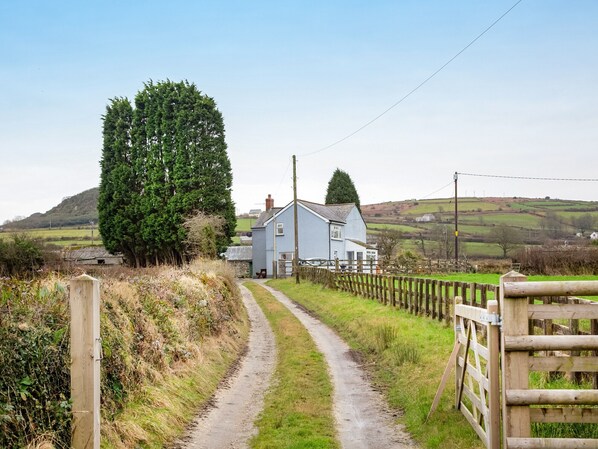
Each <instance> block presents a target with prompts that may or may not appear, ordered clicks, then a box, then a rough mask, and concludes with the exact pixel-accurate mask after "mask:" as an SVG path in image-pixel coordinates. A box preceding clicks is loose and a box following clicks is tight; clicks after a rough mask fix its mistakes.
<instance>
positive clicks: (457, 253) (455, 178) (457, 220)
mask: <svg viewBox="0 0 598 449" xmlns="http://www.w3.org/2000/svg"><path fill="white" fill-rule="evenodd" d="M453 179H454V180H455V269H456V270H457V271H459V210H458V208H457V180H458V179H459V173H457V172H455V175H454V176H453Z"/></svg>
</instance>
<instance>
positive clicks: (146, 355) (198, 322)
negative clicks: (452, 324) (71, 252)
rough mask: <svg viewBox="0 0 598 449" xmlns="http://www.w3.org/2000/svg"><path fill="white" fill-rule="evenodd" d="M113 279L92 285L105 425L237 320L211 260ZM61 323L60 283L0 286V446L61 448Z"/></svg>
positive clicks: (64, 404) (64, 347)
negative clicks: (43, 442)
mask: <svg viewBox="0 0 598 449" xmlns="http://www.w3.org/2000/svg"><path fill="white" fill-rule="evenodd" d="M220 266H223V264H221V265H220ZM117 276H118V277H112V276H111V277H103V278H101V279H100V281H101V284H100V289H101V297H102V300H101V311H100V328H101V330H100V332H101V336H102V349H103V353H104V359H103V360H102V364H101V370H102V373H101V386H100V387H101V394H102V410H101V411H102V416H103V420H104V422H105V423H106V425H109V424H110V422H111V420H112V419H113V418H114V417H115V416H117V414H118V412H119V411H120V410H122V409H123V406H124V404H125V403H126V400H127V399H128V398H129V397H131V395H133V394H136V393H139V392H140V391H141V389H142V388H143V386H144V385H146V384H147V383H148V382H150V383H151V382H152V381H154V380H157V379H162V378H164V377H165V376H168V375H173V373H175V372H176V371H177V369H179V368H180V367H181V366H182V364H184V363H186V362H187V361H190V360H196V359H197V358H198V357H200V356H201V347H200V342H201V341H203V340H204V339H205V338H206V337H208V336H217V335H218V336H220V335H225V333H226V334H228V335H233V334H235V332H236V330H235V329H234V327H233V323H235V322H237V321H238V320H239V316H240V313H241V312H240V310H241V305H240V301H238V300H237V298H238V290H237V288H236V286H235V284H234V281H233V279H232V277H231V275H230V273H229V272H228V271H226V269H222V268H219V266H218V265H217V264H216V263H211V264H208V265H202V266H198V265H195V266H190V267H186V268H185V269H174V268H163V269H161V270H159V269H152V270H144V271H134V272H133V271H131V272H129V274H127V273H126V272H124V271H120V272H119V274H118V275H117ZM69 319H70V317H69V310H68V295H67V288H66V280H65V279H64V278H60V277H56V276H49V277H46V278H44V279H37V280H35V281H22V280H12V279H0V366H1V367H2V369H1V370H0V447H1V448H7V449H13V448H14V449H16V448H21V447H24V446H26V445H27V444H31V443H32V442H33V441H34V440H36V439H39V438H41V436H43V437H44V438H46V439H47V440H49V441H52V442H53V443H54V445H55V446H56V447H57V448H68V447H70V435H71V404H70V400H69V398H70V353H69V351H70V348H69V346H70V345H69V341H70V337H69Z"/></svg>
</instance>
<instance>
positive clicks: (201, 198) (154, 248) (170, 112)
mask: <svg viewBox="0 0 598 449" xmlns="http://www.w3.org/2000/svg"><path fill="white" fill-rule="evenodd" d="M107 116H108V114H107ZM112 133H113V131H112V125H111V121H108V120H107V119H106V117H105V118H104V135H105V136H104V139H105V144H104V156H103V160H104V159H106V160H107V161H108V160H111V156H110V155H111V154H112V153H113V152H114V148H113V147H112V145H111V142H112V141H113V139H111V138H110V135H111V134H112ZM129 135H130V150H131V154H132V160H131V161H130V162H131V164H130V165H131V171H132V173H134V174H135V177H136V180H137V184H136V185H135V186H134V188H133V190H132V192H131V196H132V197H133V198H130V204H131V205H133V210H134V211H135V212H136V213H137V216H138V221H137V222H136V223H135V225H136V229H135V230H136V233H137V234H136V235H137V236H139V238H140V240H141V241H142V244H141V245H140V246H138V247H136V249H135V260H136V261H137V263H138V264H140V265H146V264H153V263H161V262H181V261H182V260H183V259H185V257H186V256H187V248H186V243H185V241H186V231H185V228H184V226H183V223H184V221H185V219H186V218H188V217H189V216H190V215H191V214H193V213H194V212H197V211H200V212H203V213H204V214H207V215H216V216H221V217H223V218H224V219H225V221H226V224H225V226H224V233H223V237H221V238H220V240H219V241H218V245H219V249H220V250H221V249H222V248H223V247H224V246H225V245H226V244H228V243H229V242H230V237H232V235H234V231H235V226H236V218H235V212H234V210H235V209H234V204H233V202H232V198H231V188H232V173H231V165H230V160H229V159H228V155H227V145H226V142H225V139H224V123H223V120H222V114H221V113H220V112H219V111H218V109H217V108H216V103H215V102H214V100H213V99H212V98H210V97H207V96H205V95H203V94H202V93H201V92H200V91H199V90H197V88H196V87H195V85H193V84H189V83H188V82H186V81H184V82H179V83H174V82H171V81H165V82H159V83H153V82H152V81H150V82H148V83H146V84H145V88H144V89H143V90H142V91H140V92H138V93H137V95H136V97H135V109H134V110H133V112H132V121H131V125H130V129H129ZM108 165H109V166H110V167H108V166H107V167H106V168H107V171H108V172H111V170H112V169H113V168H112V166H111V164H108ZM104 171H105V170H104V167H103V170H102V173H103V178H102V182H103V183H104V181H103V179H104ZM110 177H111V175H110V174H108V173H107V174H106V178H107V179H109V178H110ZM105 196H107V197H110V192H109V191H108V190H106V192H105ZM109 215H110V214H108V213H107V212H106V213H105V214H104V220H105V221H106V223H111V226H114V222H113V220H111V217H109ZM111 229H113V228H111ZM108 231H109V230H108V229H106V230H105V232H108ZM102 236H104V233H102ZM129 238H130V236H129ZM120 241H121V243H122V242H123V239H121V240H120ZM118 249H119V250H121V251H123V249H122V245H121V246H120V247H119V248H118Z"/></svg>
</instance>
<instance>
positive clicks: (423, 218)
mask: <svg viewBox="0 0 598 449" xmlns="http://www.w3.org/2000/svg"><path fill="white" fill-rule="evenodd" d="M434 220H436V217H435V216H434V214H424V215H422V216H421V217H417V218H416V219H415V221H417V222H418V223H429V222H431V221H434Z"/></svg>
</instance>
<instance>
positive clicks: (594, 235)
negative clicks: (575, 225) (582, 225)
mask: <svg viewBox="0 0 598 449" xmlns="http://www.w3.org/2000/svg"><path fill="white" fill-rule="evenodd" d="M590 239H592V240H598V232H596V231H594V232H592V233H591V234H590Z"/></svg>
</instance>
